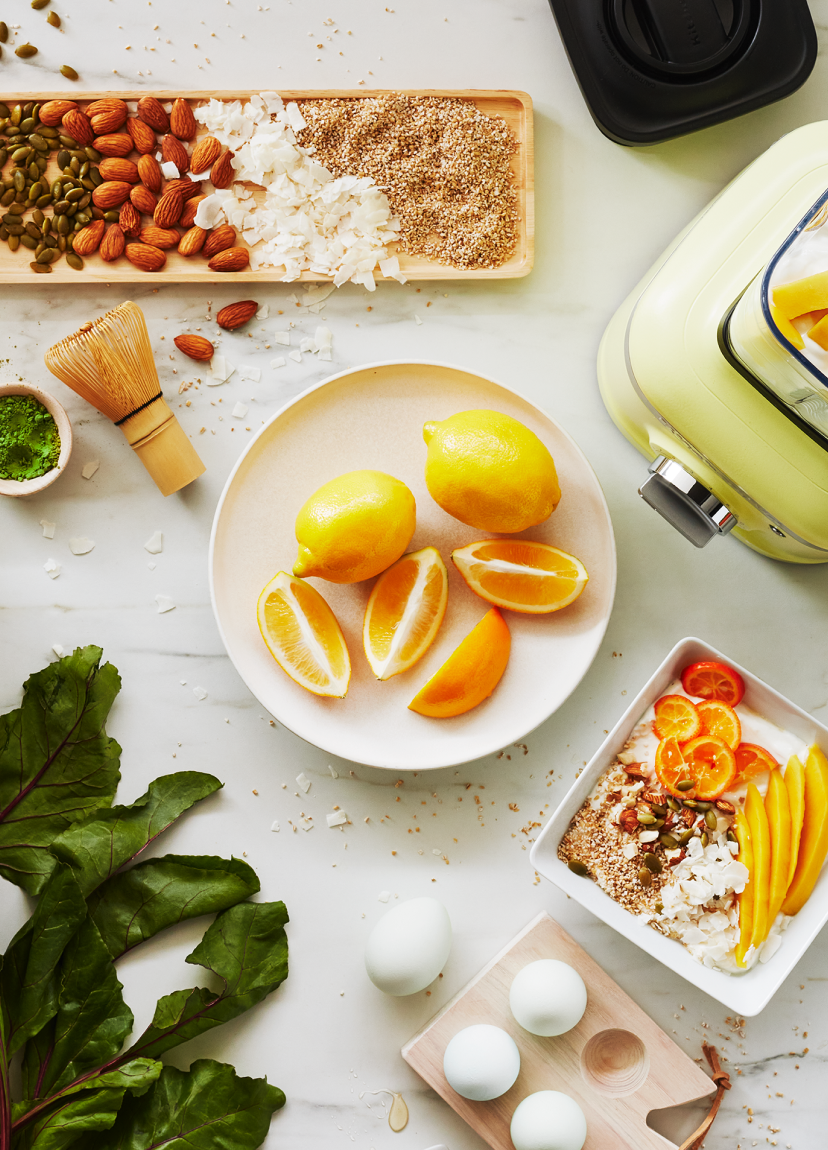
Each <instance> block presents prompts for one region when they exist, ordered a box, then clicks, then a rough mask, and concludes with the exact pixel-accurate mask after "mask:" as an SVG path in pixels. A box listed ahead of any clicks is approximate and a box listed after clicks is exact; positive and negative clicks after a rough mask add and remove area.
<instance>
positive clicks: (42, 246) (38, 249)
mask: <svg viewBox="0 0 828 1150" xmlns="http://www.w3.org/2000/svg"><path fill="white" fill-rule="evenodd" d="M45 248H46V245H45V244H43V243H40V244H38V245H37V247H36V248H35V250H34V254H35V259H37V257H38V256H39V255H40V253H41V252H42V251H44V250H45Z"/></svg>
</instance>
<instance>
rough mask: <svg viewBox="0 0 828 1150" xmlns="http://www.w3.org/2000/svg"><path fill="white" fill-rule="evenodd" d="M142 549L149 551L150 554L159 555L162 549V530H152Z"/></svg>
mask: <svg viewBox="0 0 828 1150" xmlns="http://www.w3.org/2000/svg"><path fill="white" fill-rule="evenodd" d="M144 550H145V551H149V553H150V555H160V554H161V552H162V551H163V550H164V533H163V531H153V533H152V535H150V537H149V539H148V540H147V541H146V543H145V544H144Z"/></svg>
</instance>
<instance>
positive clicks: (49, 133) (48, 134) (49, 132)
mask: <svg viewBox="0 0 828 1150" xmlns="http://www.w3.org/2000/svg"><path fill="white" fill-rule="evenodd" d="M37 130H38V132H39V133H40V135H41V136H43V138H44V140H56V139H57V138H58V136H59V135H60V133H59V132H58V130H57V128H53V127H52V126H51V124H40V125H39V126H38V129H37Z"/></svg>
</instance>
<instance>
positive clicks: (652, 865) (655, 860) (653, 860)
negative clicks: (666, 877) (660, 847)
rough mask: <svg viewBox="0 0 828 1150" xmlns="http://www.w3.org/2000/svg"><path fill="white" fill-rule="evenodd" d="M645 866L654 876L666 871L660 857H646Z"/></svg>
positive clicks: (649, 855) (650, 855)
mask: <svg viewBox="0 0 828 1150" xmlns="http://www.w3.org/2000/svg"><path fill="white" fill-rule="evenodd" d="M644 866H645V867H646V868H647V870H648V871H651V872H652V873H653V874H661V872H662V871H663V870H664V866H663V864H662V862H661V859H660V858H659V857H658V855H652V854H648V855H644Z"/></svg>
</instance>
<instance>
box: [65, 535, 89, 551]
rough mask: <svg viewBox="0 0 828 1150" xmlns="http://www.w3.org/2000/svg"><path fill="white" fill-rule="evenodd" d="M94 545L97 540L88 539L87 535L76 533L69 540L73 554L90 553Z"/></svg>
mask: <svg viewBox="0 0 828 1150" xmlns="http://www.w3.org/2000/svg"><path fill="white" fill-rule="evenodd" d="M94 546H95V540H94V539H87V537H86V536H85V535H76V536H75V537H74V538H73V539H70V540H69V550H70V551H71V552H72V554H73V555H88V554H89V552H90V551H91V550H92V549H93V548H94Z"/></svg>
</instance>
